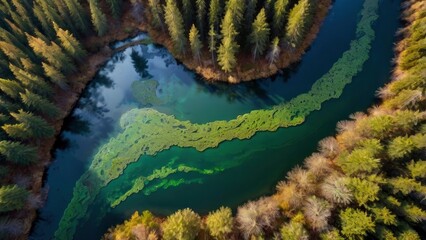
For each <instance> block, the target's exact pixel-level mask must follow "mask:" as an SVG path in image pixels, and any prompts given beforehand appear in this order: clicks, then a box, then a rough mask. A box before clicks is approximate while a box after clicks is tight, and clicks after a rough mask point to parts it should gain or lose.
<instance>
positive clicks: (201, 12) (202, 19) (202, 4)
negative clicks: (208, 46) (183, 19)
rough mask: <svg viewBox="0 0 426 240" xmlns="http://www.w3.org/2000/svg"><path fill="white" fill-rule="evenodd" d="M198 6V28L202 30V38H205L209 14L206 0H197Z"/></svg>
mask: <svg viewBox="0 0 426 240" xmlns="http://www.w3.org/2000/svg"><path fill="white" fill-rule="evenodd" d="M195 5H196V6H197V29H198V31H199V32H200V37H201V39H205V25H206V24H205V23H206V16H207V6H206V1H205V0H196V1H195Z"/></svg>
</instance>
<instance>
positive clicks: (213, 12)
mask: <svg viewBox="0 0 426 240" xmlns="http://www.w3.org/2000/svg"><path fill="white" fill-rule="evenodd" d="M221 14H222V6H221V1H220V0H211V1H210V9H209V24H210V27H211V26H213V30H214V31H219V26H220V20H221Z"/></svg>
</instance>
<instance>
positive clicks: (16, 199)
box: [0, 185, 29, 213]
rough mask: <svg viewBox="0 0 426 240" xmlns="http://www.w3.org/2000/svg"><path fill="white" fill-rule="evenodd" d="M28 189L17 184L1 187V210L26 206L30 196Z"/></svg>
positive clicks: (18, 208) (6, 210)
mask: <svg viewBox="0 0 426 240" xmlns="http://www.w3.org/2000/svg"><path fill="white" fill-rule="evenodd" d="M28 195H29V193H28V191H27V190H25V189H24V188H21V187H18V186H17V185H6V186H1V187H0V212H1V213H3V212H9V211H13V210H20V209H22V208H24V206H25V203H26V201H27V198H28Z"/></svg>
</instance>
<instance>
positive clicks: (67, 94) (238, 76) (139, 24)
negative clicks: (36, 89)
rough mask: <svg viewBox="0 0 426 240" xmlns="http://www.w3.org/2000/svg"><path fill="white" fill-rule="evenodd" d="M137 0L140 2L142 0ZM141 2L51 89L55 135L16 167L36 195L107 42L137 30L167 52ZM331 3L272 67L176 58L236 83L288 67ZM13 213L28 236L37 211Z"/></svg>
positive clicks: (91, 40) (90, 42)
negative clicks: (32, 160) (28, 162)
mask: <svg viewBox="0 0 426 240" xmlns="http://www.w3.org/2000/svg"><path fill="white" fill-rule="evenodd" d="M139 1H142V2H143V1H145V0H139ZM142 2H139V3H136V4H133V5H132V4H131V3H130V1H124V6H123V15H122V17H121V19H114V18H113V17H112V16H108V22H109V30H108V32H107V34H105V35H104V36H102V37H99V36H96V35H90V36H87V37H85V38H84V39H83V41H82V42H83V46H84V47H85V48H86V49H87V50H88V52H89V54H88V56H87V57H86V59H85V60H83V61H82V62H81V63H80V64H78V65H77V69H78V72H76V73H74V74H72V75H70V76H67V77H68V79H69V82H70V83H71V84H70V87H69V89H61V88H59V87H57V88H56V89H55V94H54V99H55V102H56V104H57V106H58V107H59V109H62V111H63V112H62V114H61V116H60V117H58V119H56V120H55V121H51V122H50V123H51V124H52V125H53V126H54V128H55V131H56V134H55V136H54V137H52V138H49V139H45V140H43V141H41V142H40V143H39V144H40V145H39V146H40V147H39V149H40V150H39V156H40V161H39V163H38V164H37V165H35V166H31V168H30V167H28V168H26V169H20V170H17V171H18V173H19V174H21V175H23V176H31V177H32V179H31V184H32V186H31V190H32V192H33V193H35V194H40V193H41V192H47V190H43V188H44V179H45V176H46V171H47V168H46V167H48V166H49V164H50V162H51V161H52V155H53V148H54V144H55V142H56V140H57V137H58V136H59V135H60V133H61V131H62V127H63V124H64V121H65V119H66V118H67V117H68V116H69V115H70V114H71V113H72V110H73V109H74V107H75V106H76V104H77V102H78V99H79V98H80V96H81V94H82V92H83V91H84V89H85V87H86V86H87V84H88V83H89V82H90V81H91V80H92V79H93V78H94V76H95V75H96V73H97V72H98V71H99V69H100V68H101V67H102V66H104V64H105V63H106V62H107V61H108V60H109V59H110V58H111V57H112V56H113V55H114V54H115V53H116V51H115V50H113V49H111V48H110V45H111V44H112V43H114V42H117V41H122V40H125V39H128V38H130V37H133V36H136V35H137V34H139V33H141V32H148V34H149V35H150V37H151V38H152V39H153V41H154V42H156V43H158V44H161V45H163V46H165V47H166V48H167V49H168V50H170V51H171V50H172V43H171V41H170V40H169V37H168V35H167V34H166V33H163V32H161V31H158V30H156V29H153V28H152V27H151V26H150V25H149V24H148V22H149V21H147V19H146V18H149V14H146V13H145V11H144V7H143V3H142ZM331 2H332V1H331V0H320V1H319V3H320V4H319V6H318V8H319V9H318V11H317V14H316V16H315V18H314V24H313V27H312V28H311V30H310V32H309V34H308V35H307V37H306V39H305V40H304V41H303V43H302V44H301V46H300V47H299V48H298V49H296V50H293V51H291V52H290V51H282V54H281V56H280V59H279V61H278V62H277V63H276V64H275V65H273V66H272V67H271V66H270V65H269V62H268V61H267V60H266V59H260V58H259V59H258V60H257V61H256V63H254V62H253V59H252V56H251V54H246V55H240V56H239V58H238V59H239V62H240V63H241V64H239V65H238V66H237V67H236V70H235V71H234V72H231V73H229V74H226V73H224V72H223V71H221V70H220V69H219V68H218V67H217V66H215V65H214V64H213V62H212V61H211V55H210V53H209V52H208V51H207V50H205V52H204V53H203V56H202V64H201V66H200V64H199V63H198V62H197V61H195V60H194V59H193V58H192V57H191V56H189V55H187V56H185V57H179V56H178V57H176V58H177V59H178V60H180V61H182V63H183V64H184V65H185V66H186V67H188V68H189V69H191V70H194V71H196V72H197V73H198V74H200V75H202V76H203V77H204V78H205V79H206V80H209V81H215V80H221V81H228V82H233V83H236V82H239V81H248V80H252V79H258V78H264V77H269V76H271V75H273V74H276V73H277V72H278V71H279V70H280V69H281V68H285V67H288V66H289V65H290V64H292V63H294V62H297V61H299V60H300V58H301V57H302V56H303V54H304V53H305V50H306V49H307V48H308V47H309V46H310V44H311V43H312V42H313V40H314V39H315V37H316V35H317V33H318V32H319V29H320V26H321V23H322V21H323V19H324V18H325V16H326V15H327V12H328V9H329V8H330V5H331ZM130 44H132V43H130ZM42 195H46V194H42ZM17 214H19V215H20V216H21V217H20V218H21V219H23V222H22V226H23V229H24V232H23V235H21V236H20V237H18V238H17V239H19V240H21V239H22V240H24V239H28V238H29V235H30V233H31V230H32V227H33V226H34V224H35V220H36V218H37V211H36V210H35V209H33V210H29V211H25V212H19V213H17Z"/></svg>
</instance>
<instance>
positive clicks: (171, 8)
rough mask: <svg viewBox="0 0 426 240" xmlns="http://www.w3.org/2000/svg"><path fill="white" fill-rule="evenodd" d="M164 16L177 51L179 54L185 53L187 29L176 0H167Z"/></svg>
mask: <svg viewBox="0 0 426 240" xmlns="http://www.w3.org/2000/svg"><path fill="white" fill-rule="evenodd" d="M164 16H165V19H166V24H167V26H168V29H169V34H170V37H171V39H172V41H173V45H174V48H175V51H177V53H178V54H183V53H184V52H185V46H186V38H185V29H184V25H183V19H182V14H181V13H180V11H179V9H178V7H177V5H176V2H175V1H174V0H167V1H166V6H165V7H164Z"/></svg>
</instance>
